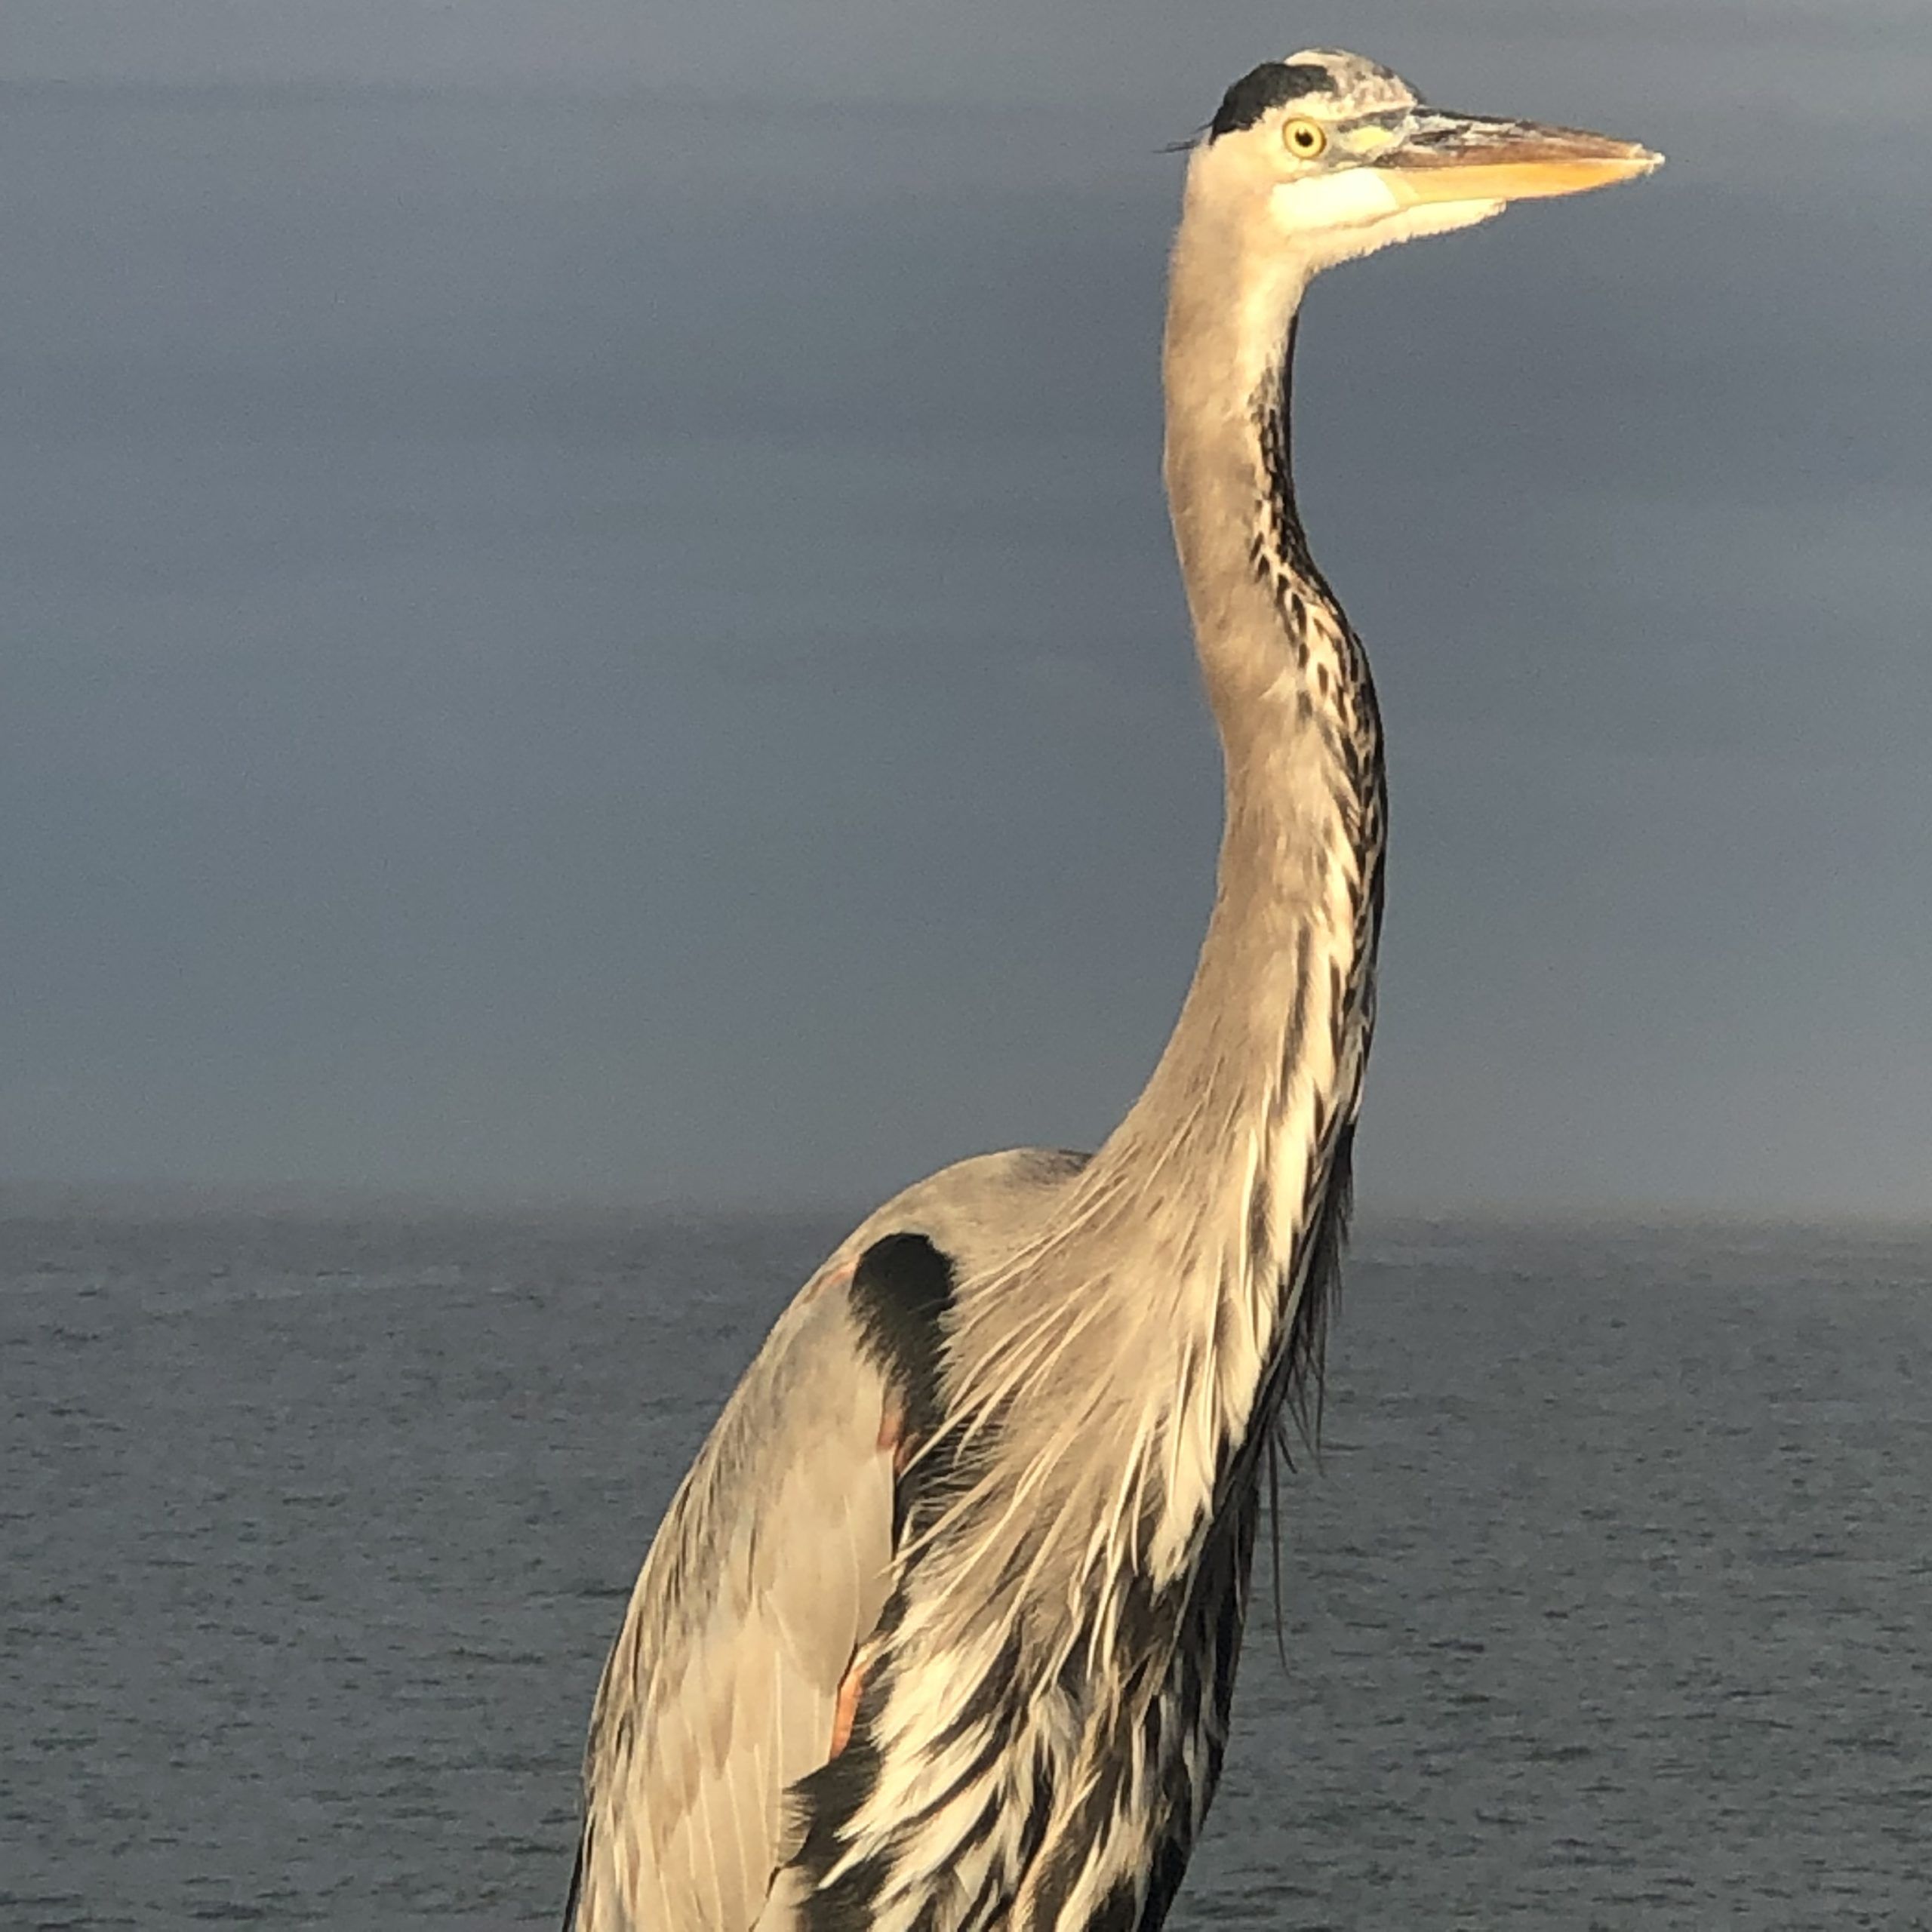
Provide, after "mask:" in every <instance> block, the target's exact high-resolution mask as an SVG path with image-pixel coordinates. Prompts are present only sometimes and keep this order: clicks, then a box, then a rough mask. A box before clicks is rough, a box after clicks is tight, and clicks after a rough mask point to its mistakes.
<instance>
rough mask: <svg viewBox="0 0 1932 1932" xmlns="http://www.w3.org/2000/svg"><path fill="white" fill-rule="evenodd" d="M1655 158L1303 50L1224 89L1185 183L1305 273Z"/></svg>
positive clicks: (1621, 176) (1357, 61)
mask: <svg viewBox="0 0 1932 1932" xmlns="http://www.w3.org/2000/svg"><path fill="white" fill-rule="evenodd" d="M1662 160H1663V156H1662V155H1656V154H1653V153H1651V151H1650V150H1649V149H1647V148H1642V147H1639V146H1636V145H1635V143H1632V142H1630V141H1619V140H1611V138H1610V137H1608V136H1607V135H1604V134H1586V133H1584V132H1583V131H1581V130H1580V129H1577V128H1551V127H1545V126H1543V125H1540V124H1539V123H1538V122H1534V121H1499V120H1491V119H1486V118H1481V117H1478V116H1476V115H1467V114H1444V113H1442V112H1439V111H1438V109H1435V108H1432V107H1429V106H1425V105H1424V104H1423V101H1422V100H1421V99H1420V97H1418V96H1417V93H1416V91H1415V90H1414V88H1411V86H1410V85H1408V83H1407V82H1405V81H1404V80H1402V79H1401V78H1400V77H1399V76H1398V75H1395V74H1392V73H1391V72H1389V69H1387V68H1386V67H1384V66H1380V65H1379V64H1377V63H1376V62H1375V61H1373V60H1364V58H1363V57H1362V56H1361V55H1360V54H1343V53H1340V52H1338V51H1336V50H1335V49H1334V48H1309V49H1308V50H1307V51H1305V52H1303V53H1300V54H1291V55H1290V56H1289V57H1288V58H1287V60H1272V61H1269V62H1267V63H1265V64H1263V66H1259V67H1257V68H1256V69H1254V72H1252V73H1251V74H1247V75H1243V76H1242V78H1241V79H1239V80H1238V81H1237V82H1235V84H1234V85H1233V86H1232V87H1231V88H1229V90H1228V91H1227V97H1226V99H1225V100H1223V102H1222V103H1221V105H1220V111H1219V112H1217V114H1216V115H1215V116H1214V120H1213V121H1212V122H1211V123H1210V124H1209V125H1208V127H1207V129H1206V130H1205V131H1204V133H1203V134H1202V135H1201V138H1200V140H1198V142H1197V143H1195V145H1194V152H1193V159H1192V162H1191V164H1190V165H1189V180H1188V192H1189V202H1190V204H1191V205H1193V206H1194V207H1195V208H1199V209H1200V210H1201V212H1202V213H1203V214H1220V215H1221V216H1223V218H1224V219H1226V220H1229V221H1231V222H1233V223H1238V226H1240V228H1241V229H1242V230H1244V232H1246V233H1247V235H1248V236H1249V237H1251V238H1254V237H1256V236H1257V235H1259V236H1260V238H1263V245H1266V244H1267V243H1268V242H1280V243H1282V244H1284V245H1286V248H1287V252H1289V253H1291V254H1293V255H1294V256H1295V257H1297V258H1298V259H1299V260H1300V263H1301V264H1302V266H1303V268H1304V269H1305V271H1306V272H1307V273H1309V274H1312V273H1314V272H1315V271H1317V270H1318V269H1324V268H1327V267H1328V266H1331V264H1332V263H1336V262H1340V261H1346V260H1349V259H1350V258H1351V257H1354V256H1356V255H1365V254H1370V253H1371V251H1374V250H1375V249H1377V248H1386V247H1387V246H1388V245H1389V243H1391V242H1407V241H1412V240H1413V239H1414V238H1415V237H1416V236H1417V235H1441V234H1445V233H1447V232H1448V231H1449V230H1450V229H1456V228H1466V227H1468V226H1469V225H1470V224H1471V223H1473V222H1478V221H1484V220H1487V219H1488V218H1489V217H1491V215H1494V214H1501V213H1502V212H1503V209H1504V208H1506V207H1507V206H1508V205H1509V203H1510V202H1514V201H1522V200H1527V199H1528V198H1531V197H1532V196H1541V195H1574V194H1577V193H1579V192H1581V191H1582V190H1583V189H1588V188H1603V187H1607V186H1610V185H1611V183H1614V182H1617V181H1627V180H1631V179H1632V178H1633V177H1635V176H1637V175H1639V174H1648V173H1649V172H1650V171H1651V169H1652V168H1655V167H1657V165H1658V164H1659V163H1660V162H1661V161H1662Z"/></svg>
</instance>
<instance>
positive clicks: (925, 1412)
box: [851, 1235, 952, 1436]
mask: <svg viewBox="0 0 1932 1932" xmlns="http://www.w3.org/2000/svg"><path fill="white" fill-rule="evenodd" d="M851 1303H852V1312H853V1314H854V1316H855V1317H857V1321H858V1324H859V1332H860V1337H861V1338H862V1340H863V1343H864V1345H865V1348H866V1352H867V1353H868V1354H869V1355H871V1357H872V1359H873V1361H875V1362H876V1363H877V1364H878V1366H879V1367H880V1369H881V1371H883V1372H884V1374H885V1376H886V1377H887V1379H888V1380H889V1381H891V1383H892V1384H893V1386H894V1387H895V1388H897V1389H898V1390H899V1392H900V1400H901V1401H903V1403H904V1404H905V1405H906V1423H907V1424H908V1426H909V1428H910V1429H911V1432H912V1434H913V1435H918V1436H928V1435H931V1434H932V1433H933V1432H934V1430H935V1429H937V1428H938V1426H939V1425H940V1420H941V1418H940V1366H941V1363H942V1361H943V1355H944V1352H945V1347H946V1315H947V1313H948V1312H949V1310H950V1309H951V1308H952V1263H951V1262H950V1261H949V1260H947V1258H946V1256H945V1255H943V1254H941V1253H940V1251H939V1250H938V1249H937V1247H934V1245H933V1244H932V1243H931V1241H928V1239H927V1238H926V1237H925V1236H924V1235H883V1236H881V1238H880V1239H878V1240H877V1241H874V1242H873V1243H872V1246H871V1247H869V1248H867V1249H866V1251H865V1253H864V1254H862V1255H860V1257H859V1263H858V1266H857V1267H856V1268H855V1269H854V1270H853V1272H852V1287H851Z"/></svg>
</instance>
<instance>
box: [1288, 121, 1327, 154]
mask: <svg viewBox="0 0 1932 1932" xmlns="http://www.w3.org/2000/svg"><path fill="white" fill-rule="evenodd" d="M1281 139H1282V140H1283V142H1284V143H1285V144H1286V146H1287V150H1288V152H1289V153H1291V154H1292V155H1300V158H1302V159H1303V161H1312V160H1313V159H1314V158H1315V156H1316V155H1318V154H1319V153H1320V152H1321V150H1322V149H1324V148H1325V147H1326V146H1327V145H1328V137H1327V134H1326V133H1325V132H1324V130H1323V128H1322V126H1321V123H1320V122H1318V121H1304V120H1302V119H1300V118H1299V117H1297V118H1296V119H1294V120H1293V121H1291V122H1287V125H1285V126H1284V127H1283V128H1282V130H1281Z"/></svg>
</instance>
